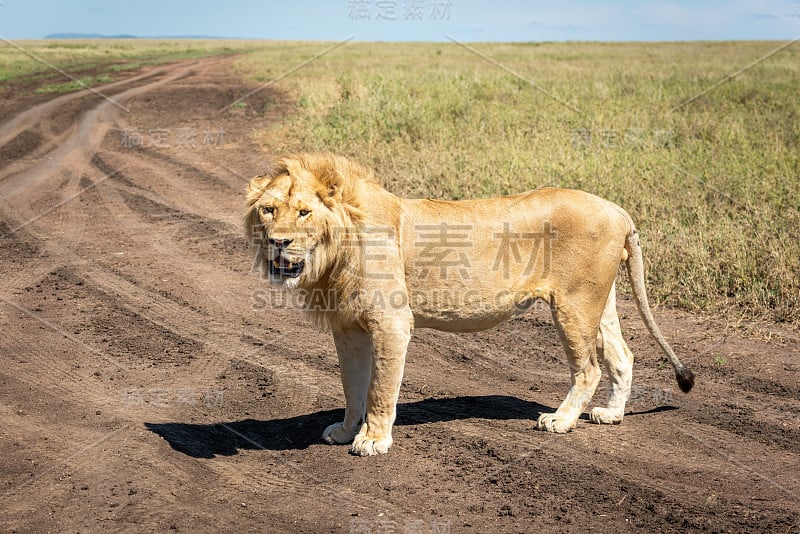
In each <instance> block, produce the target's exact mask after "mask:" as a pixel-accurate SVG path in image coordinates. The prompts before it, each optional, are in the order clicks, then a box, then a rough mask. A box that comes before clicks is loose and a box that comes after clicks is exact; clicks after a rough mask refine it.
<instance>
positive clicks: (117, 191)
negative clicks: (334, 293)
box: [0, 58, 800, 533]
mask: <svg viewBox="0 0 800 534" xmlns="http://www.w3.org/2000/svg"><path fill="white" fill-rule="evenodd" d="M230 62H231V59H229V58H212V59H205V60H198V61H193V62H188V63H181V64H177V65H170V66H163V67H158V68H155V69H152V70H149V71H146V72H143V73H141V74H140V75H138V76H135V77H132V78H129V79H127V80H123V81H121V82H116V83H114V84H111V85H109V86H106V87H101V88H99V90H100V91H101V92H103V93H104V94H106V95H107V96H108V97H109V98H110V99H111V100H113V101H111V100H107V99H105V98H103V97H101V96H99V95H97V94H93V93H89V92H79V93H73V94H69V95H65V96H61V97H58V98H55V99H52V100H47V101H45V102H41V101H39V102H34V101H33V100H31V99H26V97H19V98H18V99H17V100H14V105H13V106H9V105H6V106H5V107H2V108H0V109H2V111H4V115H3V117H2V124H0V236H2V237H0V276H1V278H0V325H2V326H1V328H2V330H1V332H2V335H0V354H2V367H0V450H2V451H3V453H2V454H1V455H0V493H2V500H1V501H0V502H1V503H2V504H0V530H3V531H12V532H13V531H16V532H46V531H54V532H55V531H59V532H60V531H80V532H88V531H100V530H101V529H102V530H111V531H129V532H148V531H159V532H162V531H170V530H172V531H187V532H198V531H199V532H203V531H209V532H211V531H214V532H217V531H219V532H360V533H365V532H426V533H430V532H439V533H441V532H453V533H455V532H534V531H554V532H557V531H563V532H575V531H584V530H589V529H593V530H596V531H600V532H611V531H613V532H628V531H639V530H645V531H687V530H688V531H714V532H766V531H770V532H782V533H785V532H798V531H800V424H799V421H798V414H800V361H798V352H797V346H798V332H797V331H794V330H782V331H781V330H778V329H777V328H776V329H775V330H776V331H777V332H778V333H779V334H780V335H778V336H774V337H773V339H772V340H771V341H769V342H767V341H754V340H752V339H745V338H743V337H741V336H738V335H736V334H734V333H731V332H730V331H729V330H728V331H726V329H725V327H724V323H722V322H721V321H719V320H715V319H709V318H706V317H701V316H695V315H688V314H686V313H679V312H675V311H670V310H659V311H658V312H657V314H656V315H657V318H658V320H659V323H660V325H661V328H662V330H663V331H664V332H665V334H666V335H667V337H668V338H669V339H670V340H671V342H672V343H673V346H674V347H675V349H676V351H677V352H678V354H679V355H680V357H681V358H682V359H683V361H684V362H685V363H686V364H687V365H690V366H691V367H692V368H693V369H694V370H695V372H696V373H697V377H698V382H697V386H696V388H695V390H694V391H693V392H692V393H691V394H690V395H688V396H685V395H683V394H681V393H680V392H679V391H678V389H677V386H676V385H675V383H674V382H673V379H672V376H671V371H670V370H669V369H668V368H666V367H665V366H664V365H663V364H662V362H661V357H660V354H659V352H658V351H657V349H656V347H655V345H654V343H653V342H652V341H651V340H650V339H649V337H648V336H647V335H646V331H645V329H644V326H643V324H642V323H641V321H640V320H639V319H638V316H637V315H636V313H635V312H634V309H633V307H632V305H631V303H630V302H628V301H626V300H624V299H622V302H621V303H620V307H621V314H622V321H623V329H624V332H625V337H626V338H627V339H628V341H629V344H630V346H631V348H632V350H633V352H634V354H635V355H636V356H637V364H636V367H635V375H634V391H633V399H632V402H631V403H630V405H629V408H630V411H629V413H628V414H627V415H626V417H625V421H624V423H623V424H622V425H620V426H615V427H606V426H596V425H591V424H589V423H588V421H586V420H584V421H581V422H580V424H579V426H578V428H577V429H576V430H575V431H574V432H572V433H571V434H568V435H562V436H556V435H549V434H545V433H542V432H536V431H533V426H534V422H535V420H536V418H537V416H538V414H539V412H540V411H542V410H551V409H553V408H554V407H555V406H556V405H557V404H558V402H559V401H560V400H561V399H562V398H563V395H564V394H565V392H566V390H567V388H568V375H567V370H566V363H565V360H564V357H563V353H562V351H561V348H560V346H559V344H558V341H557V339H556V334H555V332H554V331H553V328H552V325H551V322H550V320H549V317H548V316H547V314H546V313H545V312H541V311H539V312H533V313H531V314H529V315H526V316H523V317H521V318H518V319H515V320H513V321H511V322H510V323H508V324H506V325H504V326H502V327H500V328H497V329H494V330H491V331H488V332H483V333H480V334H473V335H460V336H459V335H452V334H445V333H440V332H432V331H419V332H417V333H416V334H415V336H414V339H413V341H412V343H411V347H410V350H409V357H408V365H407V376H406V378H405V382H404V386H403V391H402V394H401V405H400V408H399V416H398V424H397V426H396V428H395V445H394V447H393V448H392V450H391V452H390V454H388V455H385V456H380V457H372V458H357V457H353V456H350V455H348V454H347V447H333V446H328V445H324V444H323V443H321V441H320V439H319V436H320V434H321V432H322V430H323V429H324V428H325V426H326V425H328V424H330V423H331V422H334V421H337V420H340V418H341V412H340V409H341V407H342V406H343V398H342V393H341V388H340V384H339V376H338V369H337V364H336V356H335V352H334V349H333V342H332V339H331V336H330V334H328V333H326V332H323V331H319V330H317V329H315V328H314V327H313V326H311V325H310V324H309V323H308V322H307V321H306V320H305V319H304V318H303V316H302V314H300V313H299V312H297V311H296V310H294V309H292V308H291V306H290V304H291V302H290V301H289V302H287V300H286V299H285V298H282V297H281V294H280V293H276V292H275V291H274V290H272V289H270V288H269V287H268V286H267V285H266V284H265V283H263V282H262V281H260V280H259V277H258V275H257V274H256V273H255V272H254V271H253V269H252V265H251V263H252V262H251V256H250V255H249V253H248V251H247V247H246V243H245V242H244V240H243V238H242V237H241V231H240V216H241V209H242V201H243V188H244V186H245V184H246V181H247V179H248V178H249V177H250V176H253V175H255V174H256V173H258V172H259V171H261V170H263V169H264V168H265V166H266V164H267V162H268V157H269V156H268V154H267V153H265V152H264V150H263V149H262V148H260V147H258V146H257V145H256V144H255V143H254V141H253V138H252V132H253V131H254V130H257V129H260V128H265V127H268V126H275V125H278V124H279V123H280V121H281V120H284V119H285V116H286V114H287V113H289V110H290V105H289V103H288V100H287V98H286V97H285V96H284V95H282V94H281V93H280V92H279V91H276V90H274V89H269V88H268V89H264V90H262V91H260V92H258V93H256V94H255V95H253V96H252V97H250V98H248V99H247V100H246V102H247V105H246V106H242V105H235V106H232V107H229V108H227V109H226V110H225V111H222V112H220V110H221V109H222V108H224V107H226V106H228V105H229V104H230V103H231V102H233V101H234V100H235V99H236V98H238V97H240V96H242V95H245V94H246V93H248V92H249V91H250V90H252V89H254V88H255V87H253V86H250V85H247V84H246V83H244V82H241V81H239V80H237V78H236V76H235V74H233V71H232V70H231V68H230ZM9 101H10V100H9V99H6V100H5V102H6V103H7V102H9ZM33 104H35V105H33ZM265 110H266V111H265ZM634 217H635V214H634ZM646 252H647V251H646V250H645V253H646ZM605 387H606V385H605V381H604V382H603V383H602V384H601V389H600V390H599V391H598V393H597V395H596V401H598V403H600V402H602V401H603V400H604V398H605V396H606V395H607V393H606V390H605Z"/></svg>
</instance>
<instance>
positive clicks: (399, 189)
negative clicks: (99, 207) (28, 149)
mask: <svg viewBox="0 0 800 534" xmlns="http://www.w3.org/2000/svg"><path fill="white" fill-rule="evenodd" d="M18 44H19V45H20V46H22V47H24V48H25V49H26V50H28V51H29V52H30V53H31V54H34V55H36V57H39V58H41V59H44V60H45V61H47V62H48V63H52V64H55V65H57V66H58V67H59V68H62V69H65V70H67V71H69V72H70V73H77V72H80V71H82V70H83V71H86V70H89V69H95V70H94V71H93V72H91V76H92V77H91V78H90V81H94V82H97V80H101V81H103V80H110V79H113V77H114V74H115V72H118V71H120V70H125V69H132V68H139V67H142V66H146V65H150V64H156V63H164V62H168V61H175V60H180V59H189V58H196V57H202V56H206V55H213V54H228V53H240V52H246V54H244V55H242V56H241V58H240V59H239V60H238V62H237V64H236V65H237V68H238V69H239V70H240V71H241V73H242V74H243V75H244V76H245V77H246V78H249V79H251V80H253V81H258V82H264V83H270V84H272V85H274V86H275V87H277V88H279V89H281V90H283V91H285V92H287V93H289V94H290V95H291V96H292V98H293V100H294V102H295V106H294V109H293V112H292V114H291V116H290V117H289V118H288V119H286V120H285V121H283V122H281V123H278V124H276V125H275V126H274V127H273V128H271V129H269V130H267V131H264V132H261V134H260V135H259V138H260V140H261V141H262V142H263V144H264V146H265V149H266V150H267V151H268V152H270V153H279V152H284V151H300V150H327V151H332V152H338V153H341V154H345V155H349V156H351V157H354V158H357V159H358V160H360V161H362V162H364V163H367V164H370V165H372V166H373V167H375V168H376V170H377V171H378V173H379V175H380V177H381V179H382V180H383V182H384V184H385V185H386V186H387V187H388V188H389V189H391V190H392V191H394V192H395V193H397V194H400V195H407V196H426V197H434V198H453V199H459V198H476V197H482V196H489V195H501V194H508V193H516V192H521V191H525V190H528V189H533V188H536V187H542V186H547V185H556V186H561V187H571V188H579V189H583V190H586V191H590V192H592V193H596V194H598V195H601V196H603V197H606V198H609V199H611V200H613V201H615V202H617V203H619V204H620V205H622V206H623V207H625V208H626V209H627V210H628V211H629V212H630V213H631V214H632V215H633V217H634V220H635V221H636V222H637V225H638V226H639V229H640V231H641V234H642V242H643V246H644V248H645V254H646V260H647V262H648V278H649V287H650V294H651V298H653V300H655V301H657V302H659V303H661V304H665V305H671V306H678V307H681V308H684V309H689V310H702V311H711V312H725V313H727V314H730V316H731V317H738V318H742V319H751V318H760V319H767V320H771V321H778V322H790V323H794V324H795V325H798V324H800V99H798V95H799V94H800V44H798V45H796V46H789V47H786V48H784V49H782V50H780V51H779V52H777V53H775V54H774V55H771V56H770V57H767V58H766V59H764V60H763V61H761V62H759V63H757V64H755V65H753V66H751V67H750V68H748V69H746V70H744V71H743V72H741V73H740V74H738V75H737V76H735V77H733V78H732V79H730V80H728V81H726V82H725V83H722V84H719V85H717V84H718V82H720V81H721V80H724V79H725V78H726V77H727V76H729V75H730V74H732V73H734V72H737V71H738V70H740V69H742V68H743V67H745V66H747V65H749V64H750V63H752V62H754V61H755V60H758V59H759V58H761V57H763V56H765V55H767V54H769V53H770V52H772V51H774V50H775V49H777V48H778V47H779V46H780V45H781V43H776V42H735V43H722V42H698V43H520V44H510V43H505V44H501V43H494V44H470V45H467V46H465V45H460V44H457V43H394V44H390V43H347V44H344V45H342V46H339V47H337V48H335V49H333V50H330V51H329V52H328V53H326V54H324V55H322V56H321V57H317V58H316V59H314V58H315V56H318V55H319V54H320V53H321V52H323V51H325V50H327V49H329V48H330V47H331V45H332V43H311V42H294V43H293V42H248V41H191V40H181V41H147V40H124V41H122V40H120V41H99V40H91V41H36V42H22V43H18ZM300 65H302V68H297V67H298V66H300ZM98 66H100V67H101V68H100V69H99V70H98V69H96V67H98ZM287 73H289V74H288V75H286V74H287ZM38 78H41V80H42V84H41V86H40V87H39V89H38V90H39V91H40V92H64V91H70V90H74V89H78V88H80V84H77V86H76V84H74V83H72V82H70V81H68V80H58V83H55V84H54V83H53V77H52V72H51V71H49V69H48V68H47V67H45V66H44V65H43V64H42V63H40V62H39V61H37V60H35V59H33V57H32V56H31V55H30V54H25V53H23V52H22V51H20V50H19V49H17V48H14V47H12V46H10V45H8V44H5V45H0V89H1V88H2V86H3V80H23V81H26V82H31V81H33V82H35V81H36V80H37V79H38ZM273 80H277V81H275V82H273ZM34 85H35V83H34ZM698 95H700V96H698Z"/></svg>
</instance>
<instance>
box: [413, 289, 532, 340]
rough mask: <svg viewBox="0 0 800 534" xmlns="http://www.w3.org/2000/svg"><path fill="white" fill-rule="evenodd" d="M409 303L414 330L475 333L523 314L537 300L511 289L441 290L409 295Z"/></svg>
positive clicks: (528, 294)
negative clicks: (486, 290) (496, 290)
mask: <svg viewBox="0 0 800 534" xmlns="http://www.w3.org/2000/svg"><path fill="white" fill-rule="evenodd" d="M409 300H410V303H411V311H412V312H413V314H414V327H415V328H434V329H437V330H445V331H448V332H477V331H480V330H486V329H487V328H492V327H493V326H496V325H498V324H500V323H502V322H503V321H506V320H508V319H510V318H511V317H513V316H515V315H519V314H520V313H523V312H524V311H525V310H527V309H528V308H530V307H531V306H532V305H533V304H534V302H535V301H536V300H537V299H536V297H533V296H531V294H530V293H524V294H523V293H517V292H513V291H511V290H502V291H498V292H492V293H489V292H482V291H479V290H470V289H466V290H463V291H448V290H447V289H440V290H429V291H424V292H412V293H411V294H410V295H409Z"/></svg>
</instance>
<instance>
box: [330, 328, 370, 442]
mask: <svg viewBox="0 0 800 534" xmlns="http://www.w3.org/2000/svg"><path fill="white" fill-rule="evenodd" d="M333 341H334V343H335V344H336V353H337V354H338V355H339V370H340V371H341V374H342V387H343V389H344V398H345V409H344V421H342V422H340V423H334V424H332V425H331V426H329V427H328V428H326V429H325V432H323V433H322V439H323V440H325V441H326V442H327V443H330V444H331V445H336V444H344V443H350V442H351V441H353V438H354V437H355V436H356V434H358V431H359V430H360V429H361V425H362V423H363V422H364V418H365V415H366V411H367V388H368V387H369V377H370V373H371V371H372V338H371V337H370V335H369V333H368V332H367V331H366V330H364V329H363V328H361V327H358V326H356V327H355V328H351V329H348V330H345V331H338V330H337V331H334V332H333Z"/></svg>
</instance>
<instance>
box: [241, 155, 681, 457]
mask: <svg viewBox="0 0 800 534" xmlns="http://www.w3.org/2000/svg"><path fill="white" fill-rule="evenodd" d="M245 224H246V227H247V233H248V237H249V238H250V239H251V242H256V243H258V244H259V251H258V256H259V260H260V264H261V268H262V269H263V273H264V275H265V276H266V277H267V278H268V279H269V280H270V281H271V282H272V283H274V284H277V285H279V286H282V287H284V288H287V289H290V290H294V291H299V292H301V294H302V301H303V302H304V307H305V309H306V310H307V311H309V312H310V313H311V314H312V316H313V317H314V318H316V319H318V320H319V321H321V322H322V323H324V324H327V325H328V327H330V329H331V331H332V333H333V338H334V344H335V347H336V352H337V354H338V358H339V365H340V369H341V380H342V386H343V389H344V397H345V412H344V420H343V421H341V422H338V423H335V424H332V425H330V426H329V427H327V428H326V429H325V431H324V432H323V434H322V438H323V440H324V441H325V442H327V443H330V444H345V443H351V447H350V450H351V452H352V453H353V454H356V455H360V456H368V455H375V454H381V453H386V452H387V451H388V450H389V448H390V447H391V445H392V426H393V424H394V421H395V416H396V411H397V400H398V396H399V392H400V384H401V381H402V378H403V369H404V365H405V358H406V349H407V347H408V343H409V340H410V337H411V332H412V330H413V329H414V328H435V329H439V330H445V331H450V332H475V331H479V330H484V329H487V328H491V327H492V326H495V325H497V324H499V323H501V322H502V321H505V320H508V319H510V318H512V317H514V316H516V315H519V314H520V313H523V312H524V311H525V310H527V309H528V308H530V307H531V306H532V305H533V304H534V303H536V302H541V301H544V302H546V303H547V304H548V305H549V307H550V309H551V311H552V317H553V322H554V324H555V327H556V329H557V331H558V334H559V337H560V338H561V341H562V344H563V347H564V351H565V352H566V355H567V362H568V364H569V371H570V378H571V387H570V389H569V391H568V392H567V395H566V398H565V399H564V401H563V402H562V403H561V404H560V406H559V407H558V409H556V411H555V412H554V413H542V414H541V415H540V416H539V418H538V420H537V422H536V428H537V429H540V430H544V431H547V432H555V433H565V432H569V431H570V430H572V429H573V428H574V427H575V425H576V423H577V421H578V418H579V417H580V415H581V414H582V413H583V411H584V410H585V409H586V407H587V405H588V403H589V401H590V400H591V398H592V396H593V394H594V392H595V389H596V388H597V385H598V382H599V380H600V375H601V364H602V365H604V366H605V368H606V370H607V372H608V375H609V378H610V382H611V394H610V397H609V401H608V405H607V406H606V407H595V408H593V409H592V410H591V413H590V414H589V415H590V420H591V421H592V422H593V423H599V424H618V423H621V422H622V419H623V415H624V412H625V403H626V402H627V400H628V398H629V395H630V391H631V375H632V370H633V355H632V354H631V351H630V349H629V348H628V346H627V345H626V343H625V340H624V339H623V337H622V332H621V330H620V322H619V318H618V316H617V309H616V289H615V284H616V276H617V271H618V268H619V266H620V264H621V263H624V264H625V265H626V267H627V271H628V275H629V278H630V281H631V286H632V288H633V295H634V297H635V301H636V304H637V307H638V310H639V312H640V315H641V317H642V319H643V321H644V323H645V324H646V325H647V329H648V330H649V332H650V334H651V335H652V336H653V338H654V339H655V341H656V342H657V343H658V345H659V346H660V347H661V349H662V350H663V351H664V353H665V354H666V355H667V357H668V359H669V361H670V362H671V364H672V367H673V370H674V372H675V377H676V379H677V382H678V385H679V387H680V389H681V390H682V391H684V392H689V390H691V388H692V386H693V385H694V375H693V373H692V371H691V370H689V369H688V368H687V367H685V366H684V365H683V364H682V363H681V362H680V360H679V359H678V357H677V356H676V355H675V352H674V351H673V350H672V348H671V347H670V345H669V344H668V343H667V341H666V340H665V339H664V336H663V335H662V333H661V331H660V330H659V328H658V326H657V325H656V323H655V320H654V319H653V315H652V312H651V309H650V306H649V304H648V299H647V294H646V292H645V280H644V264H643V259H642V250H641V247H640V244H639V237H638V234H637V231H636V228H635V226H634V224H633V220H632V219H631V217H630V215H628V213H627V212H626V211H625V210H623V209H622V208H620V207H619V206H617V205H616V204H613V203H612V202H609V201H607V200H604V199H602V198H600V197H597V196H594V195H592V194H589V193H585V192H581V191H576V190H569V189H560V188H542V189H537V190H534V191H529V192H526V193H521V194H518V195H513V196H504V197H498V198H487V199H480V200H460V201H445V200H430V199H405V198H399V197H397V196H395V195H394V194H392V193H390V192H389V191H387V190H386V189H384V188H383V187H381V185H380V184H379V183H378V181H377V180H376V178H375V175H374V173H373V171H372V170H371V169H370V168H368V167H366V166H364V165H361V164H359V163H357V162H355V161H352V160H350V159H347V158H345V157H342V156H337V155H333V154H327V153H310V154H298V155H292V156H287V157H283V158H281V159H278V160H277V162H276V164H275V166H274V169H273V170H272V172H270V173H268V174H265V175H261V176H257V177H255V178H253V179H252V180H251V181H250V183H249V184H248V187H247V200H246V217H245Z"/></svg>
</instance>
